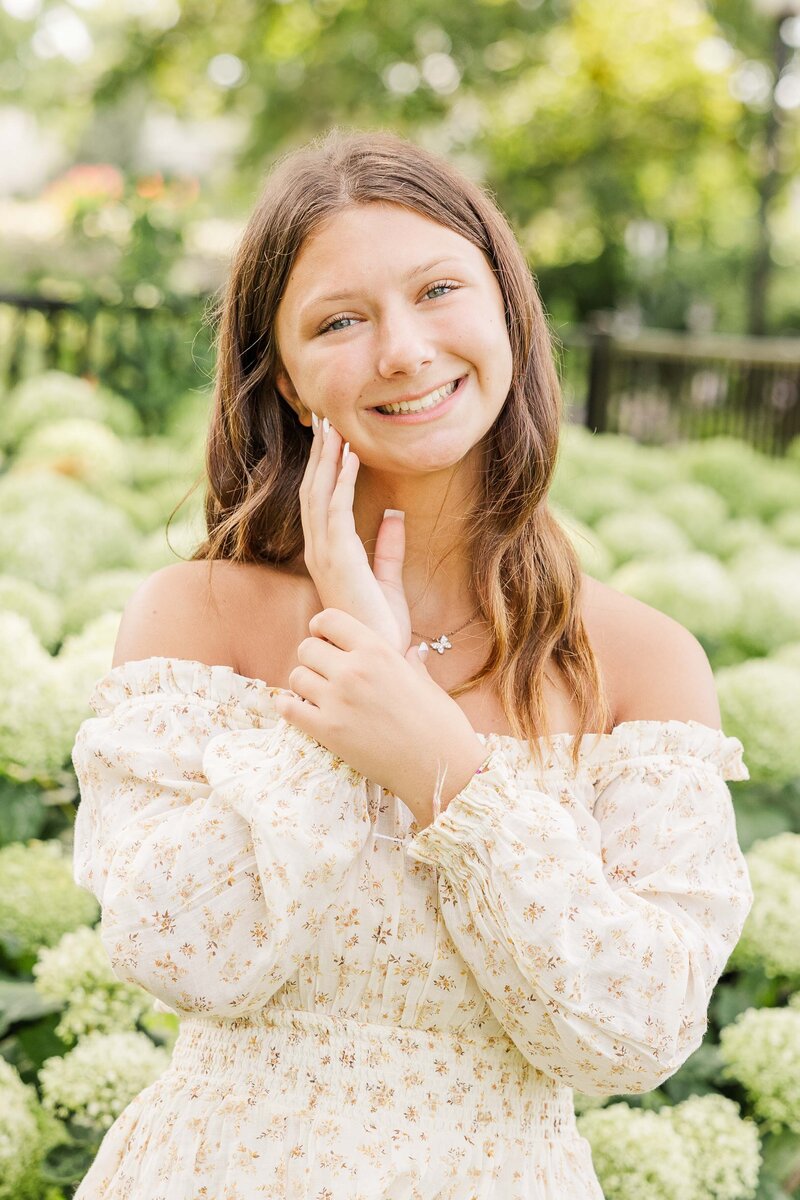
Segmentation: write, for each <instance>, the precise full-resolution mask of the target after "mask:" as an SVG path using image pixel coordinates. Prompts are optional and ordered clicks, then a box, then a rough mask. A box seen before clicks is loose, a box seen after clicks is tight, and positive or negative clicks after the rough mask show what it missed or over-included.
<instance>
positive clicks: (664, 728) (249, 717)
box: [88, 655, 750, 780]
mask: <svg viewBox="0 0 800 1200" xmlns="http://www.w3.org/2000/svg"><path fill="white" fill-rule="evenodd" d="M157 693H164V694H174V695H178V696H185V697H187V698H189V697H193V698H194V699H196V700H200V701H202V702H205V703H207V704H213V705H214V706H215V707H218V708H220V709H221V710H223V712H224V714H225V715H226V716H230V717H232V718H233V719H235V720H240V721H245V722H246V723H248V724H250V725H256V726H261V725H262V724H263V723H264V722H265V721H272V722H274V721H277V720H280V714H279V713H278V711H277V709H276V707H275V704H274V697H275V696H276V695H278V694H283V693H286V694H289V689H288V688H282V687H278V686H277V685H276V684H269V683H267V682H266V681H265V680H263V679H256V678H251V677H250V676H247V675H240V674H239V673H238V672H237V671H234V669H233V667H231V666H228V665H223V664H217V665H211V664H209V663H203V662H199V661H196V660H194V659H186V658H165V657H161V656H157V655H154V656H153V657H151V658H145V659H133V660H131V661H130V662H125V663H121V664H120V666H118V667H112V669H111V670H110V671H108V673H107V674H106V675H103V676H102V677H101V678H100V679H98V680H97V682H96V683H95V685H94V688H93V690H92V693H91V695H90V697H89V701H88V704H89V708H90V709H91V710H92V712H94V713H96V714H97V716H98V717H105V716H110V715H111V713H112V712H113V711H114V710H115V709H116V708H117V706H118V705H119V704H122V703H124V702H125V701H128V700H132V699H134V698H136V697H143V696H149V695H153V694H157ZM476 734H477V737H478V738H480V740H481V741H482V742H483V743H484V744H485V745H486V746H487V747H488V749H490V750H491V749H493V748H495V747H498V748H500V747H502V748H503V749H504V750H507V751H511V752H512V754H513V756H514V757H515V758H516V757H517V756H520V763H519V765H520V766H521V765H522V759H530V749H529V747H528V741H527V739H526V738H519V737H516V736H514V735H513V734H507V733H481V732H480V731H476ZM576 737H577V735H576V734H574V733H566V732H562V733H554V734H553V735H552V738H551V741H552V750H551V749H550V748H549V747H548V745H547V740H546V738H544V737H539V738H537V739H535V740H536V742H537V743H538V744H539V745H540V746H541V750H542V761H543V769H544V770H545V771H550V770H557V771H559V772H565V771H566V772H567V773H569V774H571V773H572V771H573V767H572V758H571V750H572V745H573V742H574V741H575V738H576ZM743 752H744V747H743V745H742V743H741V741H740V740H739V739H738V738H736V737H730V736H728V735H727V734H725V733H724V732H723V731H722V730H721V729H713V728H712V727H711V726H709V725H703V724H702V723H701V722H700V721H691V720H690V721H676V720H668V721H657V720H633V721H621V722H620V723H619V724H618V725H616V726H615V727H614V729H612V730H611V732H610V733H586V734H583V735H582V738H581V749H580V752H579V762H580V766H581V768H582V769H584V770H585V771H587V772H588V773H589V774H592V775H595V774H603V773H604V772H606V771H608V770H609V768H613V767H614V765H615V764H621V763H623V762H624V763H626V764H627V763H630V761H631V760H632V759H636V758H641V757H649V756H653V755H662V756H665V755H666V756H668V757H670V758H674V759H687V758H688V759H695V760H696V759H699V760H701V761H704V762H707V763H708V764H709V765H711V766H713V767H715V768H717V769H718V770H719V771H720V773H721V774H722V776H723V778H724V779H734V780H741V779H749V778H750V774H749V772H748V769H747V767H746V766H745V764H744V762H743V759H742V755H743Z"/></svg>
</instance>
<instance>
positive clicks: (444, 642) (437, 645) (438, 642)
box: [411, 605, 481, 654]
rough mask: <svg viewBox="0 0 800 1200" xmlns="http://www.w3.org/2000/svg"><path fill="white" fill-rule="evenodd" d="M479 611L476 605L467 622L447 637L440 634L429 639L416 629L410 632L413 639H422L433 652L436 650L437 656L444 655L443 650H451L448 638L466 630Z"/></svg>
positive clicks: (451, 646) (444, 634) (451, 644)
mask: <svg viewBox="0 0 800 1200" xmlns="http://www.w3.org/2000/svg"><path fill="white" fill-rule="evenodd" d="M480 611H481V607H480V605H478V607H477V608H476V609H475V611H474V613H473V614H472V616H471V617H470V619H469V621H465V622H464V624H463V625H459V627H458V629H453V630H451V632H450V634H449V636H448V634H446V633H440V634H439V636H438V638H434V639H431V638H429V637H427V636H426V635H425V634H424V633H417V631H416V629H412V630H411V632H412V634H413V635H414V637H418V638H423V639H424V641H426V642H427V643H428V645H429V646H430V647H431V648H432V649H433V650H436V651H437V652H438V653H439V654H444V652H445V650H452V649H453V643H452V642H451V641H450V638H451V637H455V636H456V634H457V633H461V630H462V629H466V627H467V626H468V625H469V624H470V623H471V622H472V621H474V620H475V618H476V617H477V615H478V613H479V612H480Z"/></svg>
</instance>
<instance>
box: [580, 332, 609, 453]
mask: <svg viewBox="0 0 800 1200" xmlns="http://www.w3.org/2000/svg"><path fill="white" fill-rule="evenodd" d="M588 332H589V386H588V392H587V396H586V427H587V428H588V429H591V430H593V431H594V432H595V433H605V432H606V428H607V425H608V397H609V383H610V378H611V342H612V338H611V334H610V333H609V332H608V331H607V330H605V329H598V328H596V327H595V328H590V329H589V331H588Z"/></svg>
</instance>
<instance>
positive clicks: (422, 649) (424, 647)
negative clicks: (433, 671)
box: [417, 642, 431, 660]
mask: <svg viewBox="0 0 800 1200" xmlns="http://www.w3.org/2000/svg"><path fill="white" fill-rule="evenodd" d="M430 652H431V648H430V646H429V645H428V643H427V642H420V644H419V645H418V646H417V654H418V655H419V657H420V658H421V659H423V660H424V659H426V658H427V657H428V655H429V654H430Z"/></svg>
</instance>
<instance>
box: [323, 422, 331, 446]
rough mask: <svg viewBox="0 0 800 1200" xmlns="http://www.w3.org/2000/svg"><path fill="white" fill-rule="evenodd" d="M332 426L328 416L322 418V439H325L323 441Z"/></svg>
mask: <svg viewBox="0 0 800 1200" xmlns="http://www.w3.org/2000/svg"><path fill="white" fill-rule="evenodd" d="M330 428H331V423H330V421H329V420H328V418H327V417H323V418H322V440H323V442H324V441H325V439H326V438H327V436H328V433H329V432H330Z"/></svg>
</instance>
